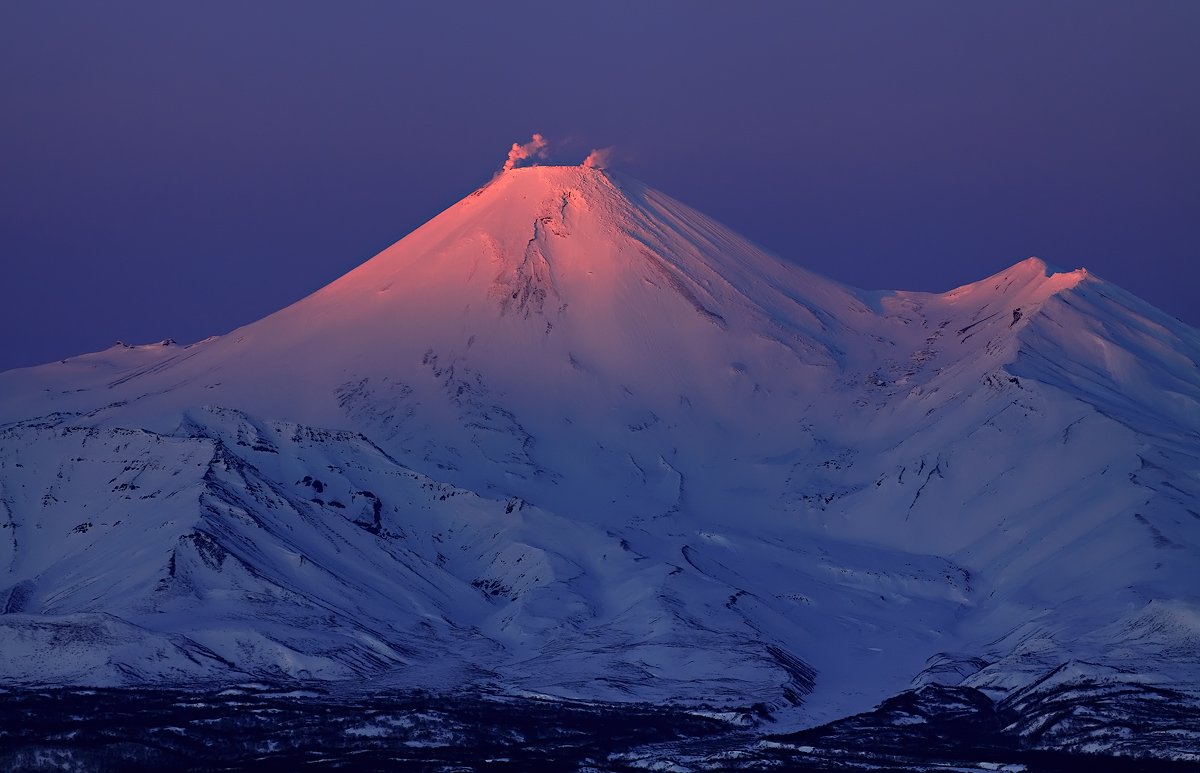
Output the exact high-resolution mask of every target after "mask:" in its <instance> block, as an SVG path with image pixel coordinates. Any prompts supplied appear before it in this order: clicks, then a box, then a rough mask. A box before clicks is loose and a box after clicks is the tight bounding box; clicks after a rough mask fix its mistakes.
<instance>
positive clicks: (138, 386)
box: [0, 167, 1200, 746]
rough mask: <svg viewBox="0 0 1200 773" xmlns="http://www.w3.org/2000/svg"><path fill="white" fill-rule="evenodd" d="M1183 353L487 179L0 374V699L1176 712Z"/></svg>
mask: <svg viewBox="0 0 1200 773" xmlns="http://www.w3.org/2000/svg"><path fill="white" fill-rule="evenodd" d="M1198 363H1200V334H1198V333H1197V331H1195V330H1193V329H1191V328H1189V327H1187V326H1185V325H1183V324H1182V323H1180V322H1178V321H1176V320H1174V319H1171V318H1169V317H1167V316H1166V315H1164V314H1162V313H1161V312H1159V311H1157V310H1155V309H1154V308H1152V307H1150V306H1149V305H1147V304H1145V303H1144V302H1142V301H1140V300H1138V299H1137V298H1134V297H1132V296H1130V295H1129V294H1127V293H1125V292H1123V291H1121V290H1120V289H1118V288H1116V287H1114V286H1112V285H1110V284H1108V283H1106V282H1104V281H1102V280H1100V279H1098V278H1096V277H1094V276H1092V275H1090V274H1088V273H1087V272H1086V271H1084V270H1082V269H1081V270H1077V271H1072V272H1065V273H1063V272H1056V271H1055V270H1053V269H1050V268H1049V267H1047V266H1046V265H1045V264H1044V263H1042V262H1041V261H1039V260H1036V259H1032V258H1031V259H1029V260H1027V261H1024V262H1022V263H1019V264H1017V265H1015V266H1013V267H1012V268H1010V269H1008V270H1006V271H1004V272H1002V273H1000V274H997V275H996V276H993V277H990V278H988V279H985V280H982V281H980V282H977V283H975V284H971V285H967V286H964V287H960V288H958V289H956V290H953V291H950V292H948V293H944V294H940V295H937V294H928V293H917V292H864V291H859V290H855V289H852V288H848V287H845V286H842V285H839V284H837V283H835V282H832V281H830V280H827V279H824V278H822V277H819V276H816V275H814V274H811V273H809V272H807V271H804V270H803V269H800V268H797V267H796V266H795V265H794V264H792V263H788V262H784V261H782V260H780V259H778V258H776V257H774V256H772V255H769V254H766V253H764V252H763V251H762V250H760V249H759V248H758V247H756V246H755V245H753V244H752V243H750V242H748V241H746V240H744V239H743V238H741V237H739V236H737V235H736V234H733V233H731V232H730V231H728V230H727V229H725V228H724V227H722V226H720V225H718V224H717V223H714V222H713V221H712V220H710V219H708V218H706V217H704V216H703V215H701V214H699V213H697V212H695V211H694V210H692V209H690V208H688V207H686V206H685V205H683V204H681V203H679V202H677V201H675V200H674V199H671V198H669V197H667V196H665V195H663V194H661V193H659V192H657V191H654V190H652V189H650V188H647V187H645V186H643V185H641V184H640V183H637V182H635V181H632V180H628V179H625V178H621V177H618V176H615V175H612V174H609V173H606V172H603V171H600V170H596V169H589V168H583V167H530V168H521V169H514V170H511V171H509V172H506V173H504V174H502V175H500V176H499V177H497V178H496V179H495V180H493V181H492V182H491V183H489V184H488V185H486V186H484V187H483V188H481V189H480V190H478V191H476V192H475V193H473V194H472V195H470V196H468V197H467V198H466V199H464V200H462V201H461V202H459V203H458V204H455V205H454V206H453V207H451V208H450V209H448V210H446V211H445V212H444V213H442V214H441V215H439V216H437V217H436V218H434V219H433V220H431V221H430V222H429V223H427V224H425V225H424V226H422V227H421V228H419V229H418V230H417V231H415V232H413V233H412V234H410V235H409V236H407V237H406V238H404V239H403V240H401V241H400V242H398V243H396V244H395V245H393V246H392V247H390V248H388V249H387V250H385V251H384V252H382V253H381V254H380V255H378V256H376V257H375V258H374V259H372V260H370V261H368V262H367V263H365V264H363V265H362V266H360V267H359V268H357V269H355V270H354V271H352V272H350V273H349V274H347V275H346V276H344V277H342V278H341V279H339V280H337V281H336V282H334V283H332V284H330V285H329V286H327V287H325V288H324V289H322V290H320V291H318V292H317V293H315V294H313V295H312V296H310V297H308V298H305V299H304V300H302V301H300V302H298V303H296V304H294V305H292V306H290V307H288V308H286V309H283V310H282V311H279V312H277V313H276V314H273V315H271V316H269V317H267V318H265V319H263V320H260V321H258V322H255V323H254V324H251V325H248V326H246V327H244V328H240V329H238V330H235V331H233V332H232V333H229V334H228V335H225V336H221V337H217V338H212V339H209V340H206V341H202V342H200V343H197V344H193V345H191V346H179V345H176V344H174V343H170V342H165V343H163V344H153V345H146V346H133V347H130V346H123V345H122V346H116V347H114V348H112V349H109V350H107V351H104V352H98V353H95V354H89V355H83V356H80V357H75V358H71V359H68V360H65V361H63V362H60V363H54V364H49V365H45V366H42V367H38V368H30V369H25V370H15V371H9V372H7V373H4V374H0V611H2V612H3V613H4V614H3V615H0V654H2V655H3V657H0V673H2V674H3V676H4V677H5V679H6V680H8V681H9V682H31V683H35V682H36V683H45V682H50V683H55V682H62V683H79V684H88V683H105V684H107V683H127V682H152V683H153V682H187V681H191V680H197V679H205V680H207V679H217V680H219V679H230V678H233V679H240V678H249V677H253V678H271V677H292V678H319V679H345V680H352V681H353V680H357V681H361V680H364V679H366V678H368V677H369V678H370V679H371V680H372V683H373V684H383V683H387V682H389V681H390V682H394V683H397V684H411V685H419V686H424V687H446V686H450V685H461V684H468V685H478V686H488V687H491V688H496V689H501V690H507V691H531V692H536V693H544V694H550V695H559V696H571V697H583V698H589V697H591V698H605V699H617V700H648V701H664V700H673V701H683V702H689V703H710V704H713V705H721V706H741V707H748V706H750V705H752V704H756V703H762V704H765V705H766V706H767V707H769V708H770V709H771V710H774V711H776V712H777V713H778V715H779V716H790V717H792V718H793V719H795V720H796V721H799V722H803V723H812V722H816V721H819V720H825V719H832V718H834V717H838V716H842V715H845V714H848V713H851V712H854V711H860V710H865V709H868V708H870V707H871V706H873V705H875V704H876V703H878V702H879V701H880V700H881V699H883V698H885V697H887V696H889V695H892V694H895V693H897V692H899V691H901V690H903V689H905V688H907V687H909V686H912V685H914V684H923V683H926V682H930V681H935V682H940V683H943V684H960V683H961V684H964V685H967V686H973V687H977V688H981V689H984V690H985V691H986V692H988V694H989V695H992V696H994V697H998V696H1001V695H1008V694H1014V691H1018V690H1030V691H1032V692H1031V693H1030V694H1034V693H1036V691H1037V690H1038V689H1043V690H1047V689H1049V688H1048V687H1047V685H1050V684H1053V685H1054V686H1055V690H1056V692H1055V695H1062V694H1063V690H1069V689H1072V686H1074V687H1078V689H1080V690H1086V689H1089V685H1090V686H1092V687H1094V685H1095V684H1097V683H1104V684H1108V685H1114V684H1117V685H1125V686H1128V689H1129V690H1131V691H1135V692H1136V690H1137V689H1138V687H1137V686H1138V685H1147V684H1149V685H1154V684H1157V685H1167V686H1170V687H1172V688H1175V689H1180V690H1184V691H1185V692H1189V693H1192V694H1194V693H1195V691H1197V690H1198V689H1200V591H1198V589H1197V588H1198V586H1197V584H1196V581H1195V580H1196V577H1200V553H1198V552H1197V551H1198V548H1200V461H1198V460H1200V435H1198V430H1200V365H1198ZM1047 679H1049V680H1050V681H1047ZM1059 688H1061V689H1059ZM1102 735H1103V734H1100V735H1097V738H1098V739H1100V740H1097V741H1096V743H1097V744H1100V746H1103V743H1104V741H1103V739H1102ZM1179 737H1180V738H1182V739H1184V740H1182V741H1181V742H1180V743H1181V744H1191V745H1193V746H1194V745H1195V744H1196V742H1197V741H1196V735H1195V734H1191V735H1188V734H1187V733H1186V732H1184V733H1182V734H1181V735H1180V736H1179Z"/></svg>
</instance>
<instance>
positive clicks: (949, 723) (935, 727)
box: [0, 684, 1200, 771]
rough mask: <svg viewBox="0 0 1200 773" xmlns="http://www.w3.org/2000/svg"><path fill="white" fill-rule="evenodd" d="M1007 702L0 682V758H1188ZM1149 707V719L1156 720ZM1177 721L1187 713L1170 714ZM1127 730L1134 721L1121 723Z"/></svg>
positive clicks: (473, 764) (968, 763)
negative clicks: (777, 725)
mask: <svg viewBox="0 0 1200 773" xmlns="http://www.w3.org/2000/svg"><path fill="white" fill-rule="evenodd" d="M1006 711H1007V709H1005V708H1003V707H997V706H996V705H993V704H992V703H991V702H990V701H988V700H987V699H986V698H985V697H983V696H982V694H980V693H977V692H976V691H972V690H961V689H943V688H927V689H925V690H922V691H921V692H919V693H906V694H904V695H902V696H898V697H897V698H895V699H892V700H891V701H888V702H885V704H883V705H882V706H881V707H880V708H879V709H878V710H876V711H874V712H871V713H869V714H863V715H859V716H857V717H853V718H850V719H847V720H843V721H841V722H837V723H833V724H831V725H827V726H825V727H821V728H816V729H813V730H808V731H804V732H801V733H796V734H791V735H786V736H784V735H769V734H767V733H769V728H770V725H769V724H759V725H757V727H755V726H754V724H755V723H756V722H757V721H759V720H761V717H758V716H756V714H755V712H754V711H753V710H751V711H748V712H747V713H745V714H744V715H741V716H740V717H738V715H737V714H736V713H735V714H726V715H722V716H724V717H735V718H737V719H739V720H740V721H734V722H730V721H725V720H723V719H717V718H714V717H710V716H705V715H704V714H703V713H697V712H690V711H684V710H681V709H677V708H658V707H653V706H648V705H615V704H597V703H593V704H583V703H571V702H561V701H550V700H540V699H532V698H510V697H503V698H502V697H498V696H489V695H459V696H446V695H435V694H431V693H427V692H408V693H388V694H382V695H372V696H363V695H357V696H350V695H337V694H331V693H328V692H325V691H323V690H319V689H307V688H306V689H292V688H273V687H271V686H268V685H262V684H256V685H242V686H238V687H232V688H227V689H208V690H200V691H197V690H187V691H185V690H134V689H97V690H79V689H48V690H8V691H4V692H3V693H0V769H4V770H88V771H90V770H98V771H106V770H165V769H184V770H230V769H250V768H253V769H255V770H298V769H302V768H303V769H334V768H337V769H348V770H430V771H435V770H436V771H452V770H453V771H472V770H580V769H581V770H604V771H628V770H760V769H776V770H778V769H792V770H828V771H836V770H868V769H869V770H946V769H954V770H962V769H964V768H965V769H971V770H1004V771H1020V770H1039V771H1040V770H1048V771H1084V770H1087V771H1091V770H1116V771H1141V770H1164V771H1173V770H1179V771H1183V770H1186V769H1187V767H1186V764H1185V763H1182V762H1170V761H1164V760H1152V759H1144V758H1143V759H1128V758H1117V757H1099V756H1092V755H1082V754H1081V755H1068V754H1063V753H1057V752H1044V751H1036V750H1030V749H1025V748H1022V745H1023V742H1022V741H1021V735H1020V734H1018V733H1014V732H1012V730H1011V727H1009V729H1008V730H1006V729H1005V728H1006V721H1007V720H1009V719H1011V717H1009V716H1006ZM1160 719H1161V718H1160ZM1177 719H1178V721H1179V722H1180V723H1183V725H1184V726H1186V725H1187V724H1189V723H1194V722H1196V721H1197V720H1198V719H1200V717H1197V716H1194V712H1193V715H1188V716H1183V715H1182V714H1181V715H1180V716H1179V717H1177ZM1126 730H1133V728H1126Z"/></svg>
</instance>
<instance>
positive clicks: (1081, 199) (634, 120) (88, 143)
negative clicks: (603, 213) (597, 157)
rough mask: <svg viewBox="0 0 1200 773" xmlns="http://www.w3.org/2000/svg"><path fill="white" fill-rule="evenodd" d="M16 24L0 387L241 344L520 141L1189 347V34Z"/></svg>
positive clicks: (42, 14) (4, 54)
mask: <svg viewBox="0 0 1200 773" xmlns="http://www.w3.org/2000/svg"><path fill="white" fill-rule="evenodd" d="M413 6H415V4H408V3H384V2H380V3H364V2H344V3H343V2H339V3H324V2H323V3H303V2H265V1H263V2H253V3H245V2H237V3H224V2H204V3H191V4H185V3H182V2H178V3H177V2H166V3H159V2H145V3H114V2H106V3H94V2H55V3H15V2H10V3H5V4H4V5H3V7H2V9H0V105H3V115H4V117H3V119H2V120H0V148H2V149H3V152H2V153H0V331H2V332H0V369H4V368H8V367H14V366H21V365H29V364H34V363H38V362H44V361H49V360H53V359H58V358H61V357H65V356H68V355H71V354H76V353H80V352H84V351H90V350H96V349H101V348H104V347H106V346H109V345H111V344H112V343H113V341H114V340H116V339H118V338H120V339H124V340H127V341H133V342H145V341H151V340H157V339H161V338H164V337H173V338H176V339H178V340H180V341H181V342H184V341H192V340H196V339H199V338H203V337H205V336H207V335H210V334H217V333H224V332H227V331H228V330H230V329H231V328H233V327H235V326H237V325H240V324H244V323H246V322H250V321H252V320H254V319H256V318H258V317H260V316H263V315H265V314H267V313H269V312H271V311H273V310H275V309H277V308H279V307H281V306H284V305H286V304H287V303H290V302H292V301H294V300H297V299H298V298H300V297H301V296H303V295H305V294H306V293H308V292H310V291H312V290H315V289H317V288H318V287H320V286H321V285H323V284H325V283H327V282H329V281H331V280H333V279H334V278H336V277H337V276H339V275H340V274H342V273H343V272H345V271H347V270H348V269H350V268H352V267H353V266H355V265H357V264H358V263H360V262H362V261H364V260H366V259H367V258H369V257H371V256H372V255H373V254H374V253H375V252H377V251H378V250H380V249H382V248H383V247H385V246H386V245H388V244H389V243H391V242H392V241H395V240H396V239H398V238H400V237H401V236H403V235H404V234H406V233H407V232H409V231H410V230H412V229H413V228H415V227H416V226H418V225H419V224H420V223H422V222H423V221H425V220H426V219H428V218H429V217H431V216H433V215H434V214H436V213H437V212H439V211H440V210H442V209H443V208H445V207H446V206H448V205H450V204H451V203H453V202H454V201H456V200H457V199H459V198H460V197H462V196H464V195H466V194H467V193H469V192H470V191H471V190H472V189H474V188H475V187H476V186H478V185H479V184H481V183H482V182H484V181H486V180H487V179H488V177H489V176H490V175H491V174H492V172H493V171H494V170H495V169H496V168H497V167H498V166H499V165H500V164H501V162H502V161H503V159H504V155H505V152H506V151H507V148H508V146H509V144H510V143H512V142H513V141H514V140H520V141H524V140H526V139H528V137H529V135H530V134H531V133H532V132H534V131H539V132H542V133H544V134H545V135H546V136H547V137H548V138H550V139H551V141H552V142H553V143H556V145H555V153H554V156H555V159H556V160H558V161H561V162H577V161H579V160H581V159H582V158H583V157H584V155H585V154H586V153H587V151H588V149H589V148H590V147H594V146H600V145H616V146H618V148H619V149H620V151H621V156H620V158H621V161H620V163H618V164H617V165H616V168H618V169H619V170H622V171H624V172H626V173H628V174H631V175H633V176H635V177H638V178H640V179H642V180H644V181H645V182H647V183H649V184H650V185H652V186H654V187H657V188H659V189H661V190H663V191H665V192H667V193H670V194H672V195H674V196H675V197H677V198H679V199H681V200H683V201H684V202H687V203H689V204H691V205H693V206H695V207H697V208H698V209H700V210H702V211H704V212H706V213H708V214H710V215H712V216H713V217H715V218H717V219H718V220H721V221H722V222H724V223H726V224H728V225H729V226H731V227H733V228H734V229H735V230H738V231H740V232H741V233H743V234H745V235H746V236H748V237H750V238H751V239H754V240H756V241H758V242H759V243H761V244H763V245H764V246H766V247H768V248H769V249H771V250H773V251H775V252H777V253H779V254H781V255H782V256H784V257H785V258H788V259H790V260H794V261H796V262H798V263H801V264H803V265H805V266H807V267H809V268H811V269H813V270H816V271H819V272H821V273H824V274H826V275H829V276H832V277H834V278H836V279H839V280H842V281H844V282H847V283H850V284H853V285H857V286H860V287H867V288H881V287H889V288H905V289H922V290H945V289H948V288H950V287H953V286H955V285H957V284H961V283H963V282H967V281H971V280H974V279H978V278H981V277H983V276H985V275H987V274H990V273H993V272H995V271H998V270H1000V269H1002V268H1004V267H1006V266H1008V265H1009V264H1012V263H1015V262H1017V261H1018V260H1021V259H1023V258H1026V257H1028V256H1029V255H1038V256H1039V257H1042V258H1044V259H1046V260H1048V261H1050V262H1051V263H1055V264H1058V265H1060V266H1063V267H1064V268H1073V267H1075V266H1078V265H1085V266H1087V267H1088V268H1089V269H1091V270H1093V271H1095V272H1096V273H1098V274H1100V275H1102V276H1104V277H1105V278H1107V279H1110V280H1112V281H1115V282H1117V283H1118V284H1120V285H1122V286H1124V287H1125V288H1126V289H1128V290H1131V291H1132V292H1134V293H1137V294H1139V295H1141V296H1142V297H1144V298H1146V299H1147V300H1149V301H1151V302H1153V303H1155V304H1156V305H1158V306H1160V307H1161V308H1163V309H1164V310H1166V311H1168V312H1170V313H1172V314H1175V315H1177V316H1179V317H1180V318H1182V319H1184V320H1185V321H1187V322H1189V323H1191V324H1193V325H1195V324H1198V323H1200V303H1198V302H1197V301H1198V299H1200V293H1198V292H1197V287H1200V266H1198V264H1197V257H1198V251H1200V250H1198V248H1197V245H1198V244H1200V152H1198V141H1197V138H1200V45H1197V43H1196V41H1197V40H1198V39H1200V3H1198V2H1194V0H1182V1H1181V2H1169V1H1168V0H1155V2H1151V3H1146V2H1107V1H1105V0H1086V2H1053V1H1050V2H1045V1H1039V2H1013V1H1012V0H1006V2H1003V3H959V2H950V1H947V2H937V3H926V2H904V3H893V2H879V3H861V2H840V1H839V2H821V3H805V2H791V1H789V2H780V3H699V2H686V3H676V2H665V1H664V0H656V1H655V2H636V3H635V2H630V3H615V4H614V3H595V4H590V5H584V4H582V3H574V2H558V3H490V2H479V3H462V4H459V3H430V4H428V6H429V7H425V8H417V7H413Z"/></svg>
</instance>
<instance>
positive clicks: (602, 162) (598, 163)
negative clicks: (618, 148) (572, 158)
mask: <svg viewBox="0 0 1200 773" xmlns="http://www.w3.org/2000/svg"><path fill="white" fill-rule="evenodd" d="M614 150H615V148H613V147H612V146H609V147H607V148H596V149H595V150H593V151H592V152H591V153H589V154H588V157H587V158H585V159H584V160H583V165H584V166H586V167H588V168H589V169H605V168H607V167H608V165H609V163H610V162H611V161H612V157H613V151H614Z"/></svg>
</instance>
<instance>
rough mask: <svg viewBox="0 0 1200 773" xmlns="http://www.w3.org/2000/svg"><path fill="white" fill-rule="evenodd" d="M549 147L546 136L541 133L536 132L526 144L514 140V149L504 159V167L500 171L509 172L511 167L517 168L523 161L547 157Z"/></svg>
mask: <svg viewBox="0 0 1200 773" xmlns="http://www.w3.org/2000/svg"><path fill="white" fill-rule="evenodd" d="M547 147H548V143H547V142H546V138H545V137H543V136H542V135H540V134H534V135H533V137H532V138H531V139H530V140H529V142H526V143H525V144H524V145H520V144H517V143H515V142H514V143H513V146H512V149H511V150H509V151H508V158H507V159H505V161H504V168H503V169H501V170H500V171H502V172H507V171H508V170H509V169H515V168H516V166H517V165H518V164H520V163H521V162H522V161H527V160H529V159H535V158H545V157H546V148H547Z"/></svg>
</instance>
